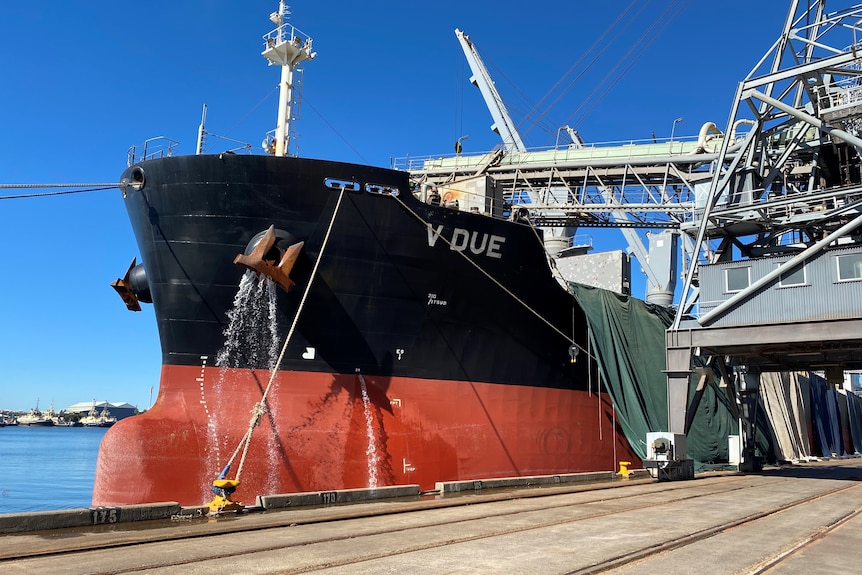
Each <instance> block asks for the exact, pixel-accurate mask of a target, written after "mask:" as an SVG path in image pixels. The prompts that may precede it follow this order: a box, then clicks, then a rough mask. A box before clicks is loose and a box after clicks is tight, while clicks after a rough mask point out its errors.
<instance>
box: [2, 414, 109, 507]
mask: <svg viewBox="0 0 862 575" xmlns="http://www.w3.org/2000/svg"><path fill="white" fill-rule="evenodd" d="M106 431H107V429H106V428H104V427H21V426H17V427H3V428H0V469H2V472H0V513H21V512H26V511H47V510H54V509H72V508H76V507H90V505H91V501H92V497H93V482H94V478H95V474H96V457H97V455H98V452H99V443H100V442H101V441H102V437H103V436H104V435H105V432H106Z"/></svg>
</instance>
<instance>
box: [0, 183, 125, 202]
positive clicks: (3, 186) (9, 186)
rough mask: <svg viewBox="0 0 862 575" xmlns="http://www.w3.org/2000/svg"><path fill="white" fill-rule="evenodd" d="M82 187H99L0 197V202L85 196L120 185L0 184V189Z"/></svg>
mask: <svg viewBox="0 0 862 575" xmlns="http://www.w3.org/2000/svg"><path fill="white" fill-rule="evenodd" d="M84 186H99V187H93V188H89V189H86V190H64V191H60V192H43V193H39V194H15V195H11V196H0V200H21V199H25V198H42V197H48V196H67V195H71V194H85V193H88V192H101V191H103V190H112V189H114V188H119V187H120V184H0V189H24V188H34V189H44V188H79V187H84Z"/></svg>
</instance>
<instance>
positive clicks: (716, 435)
mask: <svg viewBox="0 0 862 575" xmlns="http://www.w3.org/2000/svg"><path fill="white" fill-rule="evenodd" d="M570 285H571V287H572V290H573V291H574V294H575V297H576V298H577V300H578V303H579V304H580V306H581V307H582V308H583V310H584V312H585V313H586V316H587V321H588V323H589V326H590V338H591V346H592V350H591V351H592V354H593V355H594V357H595V359H596V360H597V364H598V370H599V375H600V377H601V380H602V385H603V387H604V388H605V390H606V391H608V393H609V394H610V396H611V399H612V401H613V402H614V407H615V409H616V412H617V416H618V417H619V423H620V427H621V428H622V430H623V433H624V434H625V436H626V439H628V441H629V444H631V446H632V448H633V449H634V450H635V452H636V453H638V455H640V457H641V458H645V457H646V434H647V432H648V431H667V430H668V423H667V377H666V375H665V373H664V369H665V331H666V330H667V328H668V327H669V326H670V324H671V322H672V321H673V312H672V311H671V310H669V309H668V308H664V307H661V306H657V305H652V304H648V303H645V302H643V301H641V300H639V299H636V298H633V297H628V296H622V295H619V294H616V293H614V292H611V291H607V290H603V289H599V288H594V287H590V286H585V285H581V284H575V283H571V284H570ZM695 361H696V362H698V361H699V358H695ZM719 381H720V380H719V378H718V377H717V376H713V377H712V378H710V380H709V381H708V383H707V385H706V387H705V389H704V393H703V397H702V398H701V401H700V405H699V406H698V409H697V412H696V415H695V417H694V421H693V424H692V428H691V430H690V431H689V433H688V436H687V437H686V443H687V448H688V456H689V457H691V458H692V459H694V460H695V462H696V463H697V464H700V465H703V464H708V463H726V462H727V461H728V436H729V435H737V434H738V432H739V426H738V423H737V421H736V420H735V419H734V417H733V415H732V412H731V410H730V404H729V399H728V397H727V395H726V393H725V391H724V389H723V388H720V387H719V385H718V382H719ZM690 386H691V387H690V389H689V397H692V396H693V394H694V391H695V389H696V387H697V378H695V377H692V379H691V383H690ZM757 425H758V450H759V451H760V453H759V454H760V455H762V456H765V457H767V458H769V455H770V453H771V443H770V438H771V432H770V431H769V428H768V425H769V423H768V421H767V418H766V416H765V415H764V414H763V413H762V412H760V413H759V414H758V422H757Z"/></svg>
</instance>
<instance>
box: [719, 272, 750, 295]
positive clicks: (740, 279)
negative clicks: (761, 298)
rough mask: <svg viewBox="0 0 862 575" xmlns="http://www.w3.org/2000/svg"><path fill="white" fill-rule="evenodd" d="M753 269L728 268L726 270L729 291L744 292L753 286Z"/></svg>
mask: <svg viewBox="0 0 862 575" xmlns="http://www.w3.org/2000/svg"><path fill="white" fill-rule="evenodd" d="M750 271H751V268H748V267H744V268H728V269H727V270H725V272H724V273H725V279H726V282H725V283H726V285H727V291H729V292H733V291H742V290H744V289H745V288H747V287H748V286H749V285H750V284H751V273H750Z"/></svg>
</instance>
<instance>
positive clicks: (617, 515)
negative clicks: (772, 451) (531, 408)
mask: <svg viewBox="0 0 862 575" xmlns="http://www.w3.org/2000/svg"><path fill="white" fill-rule="evenodd" d="M859 549H862V459H860V458H849V459H833V460H828V461H819V462H810V463H805V464H801V465H794V466H784V467H781V468H776V469H768V470H766V471H764V472H763V473H759V474H740V473H736V472H722V473H709V474H702V475H698V476H697V477H696V478H695V479H694V480H690V481H680V482H658V481H655V480H652V479H628V480H617V481H612V482H595V483H591V484H588V485H584V484H566V485H551V486H541V487H518V488H512V489H495V490H482V491H476V492H462V493H458V494H454V495H449V494H447V495H444V496H428V495H426V496H421V497H412V498H398V499H392V500H386V501H382V500H377V501H373V502H362V503H351V504H346V505H344V504H339V505H331V506H317V507H303V508H292V509H289V510H281V511H267V512H259V513H243V514H241V515H230V516H220V517H218V518H195V519H188V518H186V519H181V520H177V519H174V520H172V521H165V520H163V521H144V522H136V523H126V524H115V525H108V526H98V527H92V526H91V527H82V528H71V529H57V530H46V531H29V532H22V533H14V534H7V535H4V536H0V569H3V571H5V572H9V573H13V572H14V573H28V574H34V575H35V574H41V573H46V574H47V573H50V574H51V575H62V574H79V573H88V574H90V573H92V574H96V573H99V574H101V573H110V574H117V573H149V574H165V573H182V574H184V575H195V574H202V575H203V574H207V575H209V574H211V573H231V574H246V573H247V574H272V573H327V574H341V573H345V574H346V573H351V574H363V573H396V572H397V573H433V574H437V573H537V574H538V573H541V574H543V575H544V574H548V573H614V574H623V573H626V574H631V573H662V574H664V575H674V574H683V573H684V574H688V573H692V572H696V573H698V575H708V574H711V573H716V574H725V573H747V574H756V573H757V574H759V573H770V574H773V573H806V575H816V574H819V573H824V574H825V573H829V574H830V575H831V574H839V573H857V572H859V561H860V555H859Z"/></svg>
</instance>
